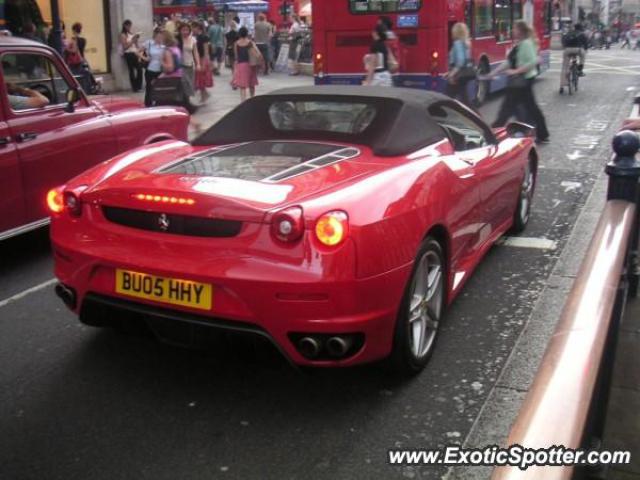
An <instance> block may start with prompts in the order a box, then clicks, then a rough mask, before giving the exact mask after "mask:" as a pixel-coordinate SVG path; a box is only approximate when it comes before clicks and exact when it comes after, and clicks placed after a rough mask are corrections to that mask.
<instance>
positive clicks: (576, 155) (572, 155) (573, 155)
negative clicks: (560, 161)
mask: <svg viewBox="0 0 640 480" xmlns="http://www.w3.org/2000/svg"><path fill="white" fill-rule="evenodd" d="M582 157H586V155H583V154H582V153H580V150H574V151H573V152H572V153H567V158H568V159H569V160H578V159H579V158H582Z"/></svg>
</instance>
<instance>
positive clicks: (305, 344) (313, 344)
mask: <svg viewBox="0 0 640 480" xmlns="http://www.w3.org/2000/svg"><path fill="white" fill-rule="evenodd" d="M298 350H300V353H301V354H302V355H304V356H305V357H306V358H310V359H314V358H318V355H319V354H320V342H318V340H317V339H315V338H314V337H302V338H301V339H300V340H299V341H298Z"/></svg>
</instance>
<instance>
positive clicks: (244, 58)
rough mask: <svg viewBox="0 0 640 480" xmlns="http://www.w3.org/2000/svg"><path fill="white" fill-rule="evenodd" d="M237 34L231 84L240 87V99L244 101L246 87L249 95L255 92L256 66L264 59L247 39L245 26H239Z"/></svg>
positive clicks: (251, 95) (254, 45)
mask: <svg viewBox="0 0 640 480" xmlns="http://www.w3.org/2000/svg"><path fill="white" fill-rule="evenodd" d="M238 36H239V38H238V41H237V42H236V43H235V45H234V55H235V59H236V64H235V67H234V69H233V85H234V86H235V87H237V88H239V89H240V100H241V101H243V102H244V101H245V100H246V99H247V89H249V96H250V97H253V96H255V94H256V85H258V67H259V66H260V65H261V63H262V62H263V61H264V59H263V58H262V55H261V54H260V50H258V47H257V46H256V44H255V43H253V42H252V41H251V40H249V30H247V27H241V28H240V30H239V31H238Z"/></svg>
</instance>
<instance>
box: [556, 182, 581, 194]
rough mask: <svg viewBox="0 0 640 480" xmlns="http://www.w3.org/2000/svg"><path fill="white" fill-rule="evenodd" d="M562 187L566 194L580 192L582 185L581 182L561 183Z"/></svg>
mask: <svg viewBox="0 0 640 480" xmlns="http://www.w3.org/2000/svg"><path fill="white" fill-rule="evenodd" d="M560 186H561V187H562V188H564V193H568V192H573V191H574V190H580V188H581V187H582V184H581V183H580V182H561V183H560Z"/></svg>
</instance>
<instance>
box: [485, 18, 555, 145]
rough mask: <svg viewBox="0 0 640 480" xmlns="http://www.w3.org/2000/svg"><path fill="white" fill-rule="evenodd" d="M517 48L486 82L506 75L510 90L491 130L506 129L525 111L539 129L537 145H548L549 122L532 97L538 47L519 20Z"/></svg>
mask: <svg viewBox="0 0 640 480" xmlns="http://www.w3.org/2000/svg"><path fill="white" fill-rule="evenodd" d="M513 38H514V40H515V42H516V43H515V46H514V47H513V48H512V49H511V51H510V52H509V54H508V56H507V60H506V61H505V62H503V63H502V65H500V66H499V67H498V68H496V69H495V70H494V71H493V72H491V73H490V74H489V75H487V77H485V78H487V79H490V78H493V77H495V76H497V75H498V74H500V73H502V72H504V73H506V74H507V88H506V92H505V96H504V100H503V101H502V105H501V106H500V112H499V113H498V118H496V121H495V122H493V124H492V127H493V128H497V127H503V126H504V125H505V124H506V123H507V121H508V120H509V118H511V117H512V116H516V115H517V114H518V113H520V109H521V110H522V111H523V113H524V115H525V118H527V119H531V121H532V122H533V123H534V125H535V127H536V135H537V138H536V142H538V143H549V131H548V130H547V123H546V121H545V119H544V115H543V114H542V111H541V110H540V107H539V106H538V104H537V103H536V99H535V97H534V95H533V81H534V79H535V77H536V75H537V67H538V47H537V44H536V39H535V33H534V31H533V30H532V29H531V27H530V26H529V24H527V22H525V21H524V20H518V21H517V22H516V23H515V28H514V29H513Z"/></svg>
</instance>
